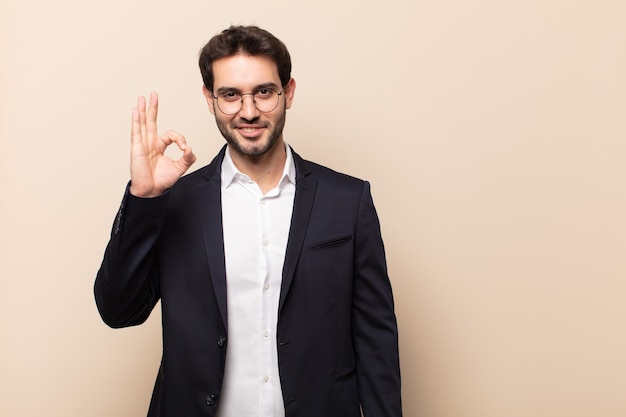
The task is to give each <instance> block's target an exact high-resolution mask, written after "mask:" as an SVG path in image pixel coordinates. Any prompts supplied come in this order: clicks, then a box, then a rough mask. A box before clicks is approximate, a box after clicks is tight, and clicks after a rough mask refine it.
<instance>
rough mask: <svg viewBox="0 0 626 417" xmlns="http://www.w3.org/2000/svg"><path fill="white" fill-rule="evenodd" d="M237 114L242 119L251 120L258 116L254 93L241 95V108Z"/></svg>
mask: <svg viewBox="0 0 626 417" xmlns="http://www.w3.org/2000/svg"><path fill="white" fill-rule="evenodd" d="M239 116H241V117H242V118H244V119H247V120H252V119H255V118H256V117H258V116H259V109H257V108H256V105H255V104H254V95H252V94H245V95H242V96H241V110H239Z"/></svg>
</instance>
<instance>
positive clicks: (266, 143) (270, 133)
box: [215, 109, 287, 158]
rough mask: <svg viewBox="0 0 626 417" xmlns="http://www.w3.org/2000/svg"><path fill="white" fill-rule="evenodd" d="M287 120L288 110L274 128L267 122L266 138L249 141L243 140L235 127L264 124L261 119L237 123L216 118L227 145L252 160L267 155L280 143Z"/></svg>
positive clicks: (239, 120) (243, 120)
mask: <svg viewBox="0 0 626 417" xmlns="http://www.w3.org/2000/svg"><path fill="white" fill-rule="evenodd" d="M286 118H287V109H283V111H282V113H281V114H280V115H279V117H278V118H277V119H276V122H275V125H274V127H273V128H272V127H270V126H269V123H268V122H265V123H264V124H265V126H266V129H267V132H265V133H264V136H265V135H267V136H265V137H261V138H258V139H257V140H255V141H249V140H247V139H245V138H241V137H239V136H238V135H237V133H236V127H235V126H239V127H242V126H245V125H246V124H259V123H263V122H260V121H259V118H256V119H253V120H245V119H241V118H239V119H238V120H237V121H234V120H233V121H230V122H224V121H222V120H220V119H218V117H217V115H216V116H215V122H216V124H217V128H218V129H219V130H220V133H221V134H222V136H224V139H226V143H228V145H229V146H230V147H231V148H232V149H233V150H234V151H235V152H237V153H239V154H241V155H245V156H248V157H252V158H258V157H260V156H263V155H265V154H266V153H268V152H269V151H270V150H272V149H273V148H274V146H275V145H276V144H277V143H278V141H279V140H280V138H281V137H282V134H283V128H284V127H285V119H286Z"/></svg>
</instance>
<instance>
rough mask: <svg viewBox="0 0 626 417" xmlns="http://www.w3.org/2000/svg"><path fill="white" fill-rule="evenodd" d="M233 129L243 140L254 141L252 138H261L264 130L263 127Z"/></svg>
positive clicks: (248, 126) (247, 126)
mask: <svg viewBox="0 0 626 417" xmlns="http://www.w3.org/2000/svg"><path fill="white" fill-rule="evenodd" d="M235 129H236V130H237V132H239V134H240V135H241V136H243V137H244V138H247V139H254V138H257V137H259V136H261V135H262V134H263V131H264V130H265V126H258V125H253V126H250V125H245V126H236V127H235Z"/></svg>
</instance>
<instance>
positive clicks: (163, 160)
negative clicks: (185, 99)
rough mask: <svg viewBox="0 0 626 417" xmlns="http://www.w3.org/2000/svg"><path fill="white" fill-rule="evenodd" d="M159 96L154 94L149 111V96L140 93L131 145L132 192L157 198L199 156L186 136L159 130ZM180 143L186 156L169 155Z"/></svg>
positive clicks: (133, 123) (152, 94) (134, 117)
mask: <svg viewBox="0 0 626 417" xmlns="http://www.w3.org/2000/svg"><path fill="white" fill-rule="evenodd" d="M158 110H159V98H158V95H157V93H155V92H153V93H151V94H150V103H149V105H148V109H147V110H146V99H145V98H144V97H143V96H140V97H139V98H138V99H137V107H135V108H134V109H133V118H132V128H131V146H130V178H131V183H130V193H131V194H132V195H134V196H137V197H156V196H158V195H161V194H163V193H164V192H165V191H167V190H168V189H169V188H171V187H172V185H174V183H175V182H176V181H178V179H179V178H180V177H181V176H182V175H183V174H184V173H185V172H186V171H187V170H188V169H189V167H190V166H191V165H192V164H193V163H194V162H195V161H196V156H195V155H194V154H193V152H192V151H191V148H190V147H189V146H187V141H186V139H185V137H184V136H183V135H181V134H180V133H178V132H175V131H173V130H168V131H167V132H165V133H164V134H163V135H161V136H159V135H158V133H157V113H158ZM172 143H176V145H177V146H178V149H180V150H181V151H182V152H183V155H182V156H181V157H180V159H178V160H173V159H172V158H170V157H168V156H165V155H164V153H165V149H166V148H167V147H168V146H170V145H171V144H172Z"/></svg>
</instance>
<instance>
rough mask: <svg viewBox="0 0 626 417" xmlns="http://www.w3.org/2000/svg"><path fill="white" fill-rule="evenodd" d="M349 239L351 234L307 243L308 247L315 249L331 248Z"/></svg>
mask: <svg viewBox="0 0 626 417" xmlns="http://www.w3.org/2000/svg"><path fill="white" fill-rule="evenodd" d="M351 240H352V235H347V236H341V237H337V238H333V239H328V240H324V241H321V242H315V243H312V244H311V245H309V249H310V250H317V249H326V248H332V247H334V246H338V245H341V244H344V243H347V242H350V241H351Z"/></svg>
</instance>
